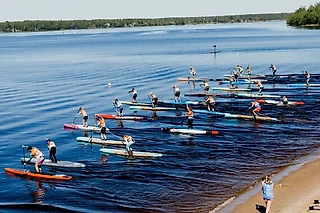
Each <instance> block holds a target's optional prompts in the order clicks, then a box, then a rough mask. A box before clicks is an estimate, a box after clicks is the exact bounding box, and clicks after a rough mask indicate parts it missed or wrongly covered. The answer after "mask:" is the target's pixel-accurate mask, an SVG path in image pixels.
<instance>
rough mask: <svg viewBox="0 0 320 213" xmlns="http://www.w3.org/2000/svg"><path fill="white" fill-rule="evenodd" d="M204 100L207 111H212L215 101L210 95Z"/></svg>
mask: <svg viewBox="0 0 320 213" xmlns="http://www.w3.org/2000/svg"><path fill="white" fill-rule="evenodd" d="M204 102H205V103H206V104H207V105H208V110H209V111H214V105H215V104H216V102H215V100H214V99H213V97H212V96H211V95H210V96H209V97H208V98H207V99H206V100H205V101H204Z"/></svg>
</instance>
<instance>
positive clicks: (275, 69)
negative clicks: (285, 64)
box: [269, 64, 277, 76]
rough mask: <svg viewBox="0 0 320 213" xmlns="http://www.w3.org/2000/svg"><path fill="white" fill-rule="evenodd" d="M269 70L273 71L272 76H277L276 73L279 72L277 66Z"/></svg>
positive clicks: (271, 66)
mask: <svg viewBox="0 0 320 213" xmlns="http://www.w3.org/2000/svg"><path fill="white" fill-rule="evenodd" d="M269 69H271V70H272V75H273V76H275V75H276V72H277V68H276V66H274V65H273V64H271V65H270V67H269Z"/></svg>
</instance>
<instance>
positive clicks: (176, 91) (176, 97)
mask: <svg viewBox="0 0 320 213" xmlns="http://www.w3.org/2000/svg"><path fill="white" fill-rule="evenodd" d="M172 88H173V91H174V95H173V98H174V102H181V100H180V89H179V87H178V86H177V85H174V86H173V87H172Z"/></svg>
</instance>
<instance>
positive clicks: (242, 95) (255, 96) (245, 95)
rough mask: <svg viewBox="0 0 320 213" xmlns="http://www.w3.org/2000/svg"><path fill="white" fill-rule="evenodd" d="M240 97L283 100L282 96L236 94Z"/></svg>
mask: <svg viewBox="0 0 320 213" xmlns="http://www.w3.org/2000/svg"><path fill="white" fill-rule="evenodd" d="M236 96H238V97H245V98H281V96H280V95H263V94H246V93H238V94H236Z"/></svg>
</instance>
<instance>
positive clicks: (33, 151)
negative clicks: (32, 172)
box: [27, 146, 44, 173]
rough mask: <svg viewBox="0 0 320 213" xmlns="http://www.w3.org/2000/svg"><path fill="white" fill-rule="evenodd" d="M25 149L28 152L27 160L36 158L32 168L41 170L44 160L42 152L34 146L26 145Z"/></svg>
mask: <svg viewBox="0 0 320 213" xmlns="http://www.w3.org/2000/svg"><path fill="white" fill-rule="evenodd" d="M27 149H28V151H29V152H30V159H29V161H28V162H30V161H31V159H32V158H36V163H35V164H34V168H35V169H36V171H37V172H38V173H39V172H42V170H41V165H42V163H43V161H44V155H43V153H42V152H41V151H40V150H39V149H38V148H36V147H32V146H28V148H27Z"/></svg>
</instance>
